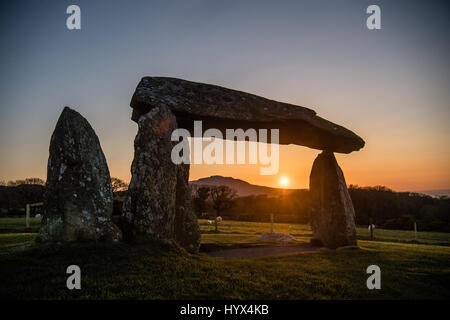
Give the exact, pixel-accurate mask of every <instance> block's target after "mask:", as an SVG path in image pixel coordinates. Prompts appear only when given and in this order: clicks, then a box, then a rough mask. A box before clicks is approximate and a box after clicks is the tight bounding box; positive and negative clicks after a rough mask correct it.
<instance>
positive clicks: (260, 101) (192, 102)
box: [130, 77, 364, 153]
mask: <svg viewBox="0 0 450 320" xmlns="http://www.w3.org/2000/svg"><path fill="white" fill-rule="evenodd" d="M130 105H131V107H132V108H133V115H132V119H133V120H134V121H138V119H139V117H140V116H141V115H143V114H146V113H147V112H149V111H150V110H151V109H152V108H154V107H161V106H165V107H167V108H169V109H170V110H171V111H172V112H173V114H174V115H175V116H176V118H177V123H178V127H179V128H184V129H187V130H189V131H190V132H191V135H192V134H193V128H194V121H200V120H201V121H202V127H203V130H207V129H210V128H216V129H219V130H221V132H222V134H223V136H224V137H226V129H233V128H242V129H244V130H247V129H249V128H253V129H256V130H258V129H280V132H279V133H280V136H279V143H280V144H296V145H302V146H307V147H310V148H314V149H319V150H330V151H334V152H341V153H350V152H352V151H355V150H359V149H361V148H362V147H364V140H363V139H361V138H360V137H359V136H357V135H356V134H355V133H353V132H352V131H350V130H348V129H346V128H344V127H342V126H339V125H337V124H335V123H332V122H330V121H328V120H325V119H323V118H321V117H319V116H317V115H316V112H315V111H314V110H311V109H309V108H305V107H301V106H296V105H292V104H289V103H283V102H278V101H274V100H270V99H266V98H263V97H260V96H257V95H253V94H250V93H246V92H242V91H237V90H232V89H228V88H224V87H219V86H216V85H211V84H205V83H198V82H192V81H186V80H182V79H176V78H166V77H144V78H142V80H141V81H140V83H139V84H138V86H137V88H136V91H135V92H134V94H133V98H132V99H131V103H130Z"/></svg>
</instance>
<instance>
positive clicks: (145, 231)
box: [122, 107, 200, 252]
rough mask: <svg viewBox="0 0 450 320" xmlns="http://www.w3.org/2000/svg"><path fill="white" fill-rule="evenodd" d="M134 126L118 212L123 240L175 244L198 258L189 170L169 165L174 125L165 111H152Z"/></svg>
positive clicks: (198, 235)
mask: <svg viewBox="0 0 450 320" xmlns="http://www.w3.org/2000/svg"><path fill="white" fill-rule="evenodd" d="M137 123H138V133H137V135H136V138H135V140H134V149H135V153H134V160H133V164H132V166H131V174H132V177H131V182H130V186H129V187H128V197H127V199H126V200H125V202H124V205H123V210H122V211H123V213H122V220H123V231H124V237H125V239H127V240H130V241H142V240H147V239H156V240H162V241H165V242H170V243H172V242H177V243H178V244H180V245H181V246H182V247H184V248H185V249H186V250H188V251H190V252H197V251H198V248H199V246H200V230H199V227H198V223H197V217H196V216H195V214H194V213H193V211H192V208H191V192H190V188H189V184H188V179H189V164H175V163H173V162H172V159H171V154H172V148H173V146H174V145H175V144H176V143H177V142H173V141H171V135H172V132H173V130H175V129H176V128H177V120H176V118H175V116H174V114H173V113H172V112H171V111H170V110H169V109H168V108H167V107H155V108H153V109H151V110H150V111H149V112H148V113H146V114H143V115H141V116H140V117H139V119H137Z"/></svg>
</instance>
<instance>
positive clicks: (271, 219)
mask: <svg viewBox="0 0 450 320" xmlns="http://www.w3.org/2000/svg"><path fill="white" fill-rule="evenodd" d="M270 233H273V213H271V214H270Z"/></svg>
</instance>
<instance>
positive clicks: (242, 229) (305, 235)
mask: <svg viewBox="0 0 450 320" xmlns="http://www.w3.org/2000/svg"><path fill="white" fill-rule="evenodd" d="M38 226H39V220H35V221H33V223H32V233H24V227H25V223H24V220H23V219H0V229H1V230H2V233H3V234H1V235H0V284H1V285H0V298H28V299H80V298H81V299H118V298H130V299H131V298H132V299H136V298H137V299H419V298H424V299H448V298H450V290H449V289H450V246H449V245H450V239H449V235H448V234H443V233H422V232H419V237H418V241H419V243H411V241H413V240H414V233H413V232H409V231H388V230H377V229H376V230H375V236H376V239H375V240H366V239H367V237H368V231H367V229H358V238H359V239H361V240H359V241H358V244H359V246H360V247H361V250H347V251H346V250H342V251H336V250H326V251H318V252H312V253H311V252H310V253H303V254H298V255H291V256H281V257H265V258H256V259H225V258H212V257H209V256H207V255H206V254H205V253H200V254H197V255H191V254H188V253H186V252H185V251H183V250H181V249H177V248H171V247H167V246H164V245H161V244H159V243H154V242H151V243H147V244H140V245H130V244H124V243H121V244H106V243H97V244H95V243H94V244H87V243H80V244H66V245H55V246H43V245H35V244H33V239H34V237H35V236H36V232H37V230H38ZM200 226H201V230H202V233H203V234H202V239H203V241H204V242H215V243H218V244H230V243H234V244H240V243H257V242H258V240H257V237H258V236H259V234H261V233H264V232H268V231H269V229H270V227H269V224H266V223H250V222H237V221H223V222H222V223H221V224H220V226H219V233H218V234H214V233H212V230H213V229H214V227H213V226H210V225H208V224H207V221H206V220H200ZM3 230H6V231H8V232H7V233H6V232H3ZM275 231H278V232H289V233H291V234H292V235H294V236H295V237H296V239H297V243H299V244H302V243H305V242H308V241H309V239H310V237H311V231H310V229H309V227H308V226H305V225H289V224H275ZM437 244H440V245H437ZM71 264H77V265H79V266H80V268H81V273H82V289H81V290H72V291H71V290H68V289H67V288H66V279H67V275H66V268H67V266H69V265H71ZM372 264H376V265H378V266H379V267H380V268H381V272H382V280H381V287H382V288H381V290H368V289H367V287H366V280H367V277H368V275H367V274H366V272H365V270H366V268H367V267H368V266H369V265H372Z"/></svg>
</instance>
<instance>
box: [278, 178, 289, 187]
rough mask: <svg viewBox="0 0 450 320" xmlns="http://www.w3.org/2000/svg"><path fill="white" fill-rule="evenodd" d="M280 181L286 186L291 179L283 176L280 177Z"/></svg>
mask: <svg viewBox="0 0 450 320" xmlns="http://www.w3.org/2000/svg"><path fill="white" fill-rule="evenodd" d="M280 183H281V185H282V186H283V187H286V186H287V185H288V184H289V179H288V178H286V177H282V178H281V179H280Z"/></svg>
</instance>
